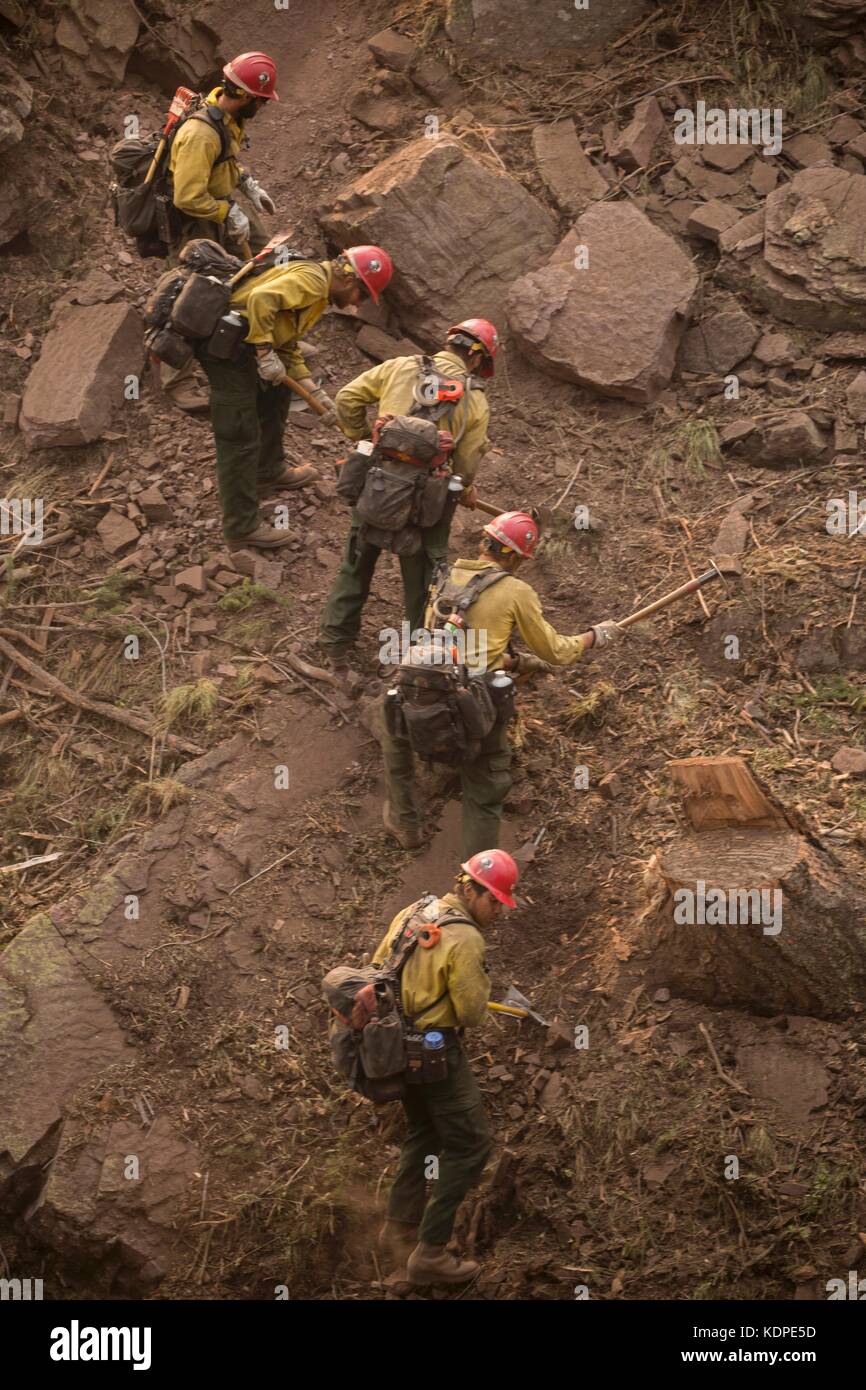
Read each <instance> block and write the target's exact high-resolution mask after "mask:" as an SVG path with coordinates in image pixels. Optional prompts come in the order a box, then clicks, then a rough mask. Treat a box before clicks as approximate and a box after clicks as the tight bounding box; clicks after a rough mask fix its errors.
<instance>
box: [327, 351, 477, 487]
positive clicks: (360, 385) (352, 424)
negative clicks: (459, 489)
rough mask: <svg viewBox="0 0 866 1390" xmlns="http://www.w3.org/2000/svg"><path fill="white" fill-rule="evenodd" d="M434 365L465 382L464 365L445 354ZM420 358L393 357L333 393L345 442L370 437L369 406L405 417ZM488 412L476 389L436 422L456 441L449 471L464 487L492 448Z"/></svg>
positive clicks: (413, 399) (413, 400)
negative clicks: (489, 438)
mask: <svg viewBox="0 0 866 1390" xmlns="http://www.w3.org/2000/svg"><path fill="white" fill-rule="evenodd" d="M433 362H434V364H435V366H436V368H437V370H438V371H439V372H441V373H442V375H443V376H448V377H458V378H459V379H460V380H462V381H463V382H464V383H465V382H466V379H467V373H466V366H465V364H464V363H463V362H462V361H461V360H460V358H459V357H458V356H457V355H456V353H453V352H449V351H447V350H445V351H443V352H437V353H436V355H435V356H434V358H433ZM418 371H419V359H418V358H417V357H392V358H390V359H389V360H388V361H387V362H380V363H379V365H378V367H371V368H370V370H369V371H368V372H362V373H361V375H360V376H356V377H355V379H354V381H350V382H349V383H348V384H347V385H346V386H343V387H342V388H341V390H339V391H338V392H337V395H336V399H335V402H334V404H335V405H336V408H337V422H338V424H339V426H340V428H341V429H342V431H343V433H344V434H345V435H348V437H349V439H363V438H365V437H367V438H369V435H370V429H369V426H368V423H367V407H368V406H369V405H375V406H377V410H378V414H380V415H405V414H407V413H408V411H409V410H410V409H411V407H412V405H413V404H414V402H415V396H414V390H415V385H416V383H417V381H418ZM489 419H490V407H489V406H488V404H487V397H486V396H485V395H484V392H483V391H482V390H480V389H477V387H473V389H472V390H466V391H465V392H464V395H463V398H462V400H460V401H459V402H458V403H457V405H456V406H454V408H453V409H451V410H447V411H446V412H445V414H444V415H443V416H442V418H441V419H440V420H439V421H437V423H438V425H439V427H440V429H443V430H449V431H450V432H451V434H452V435H453V436H454V438H455V439H457V438H458V436H459V442H458V444H457V447H456V449H455V450H454V453H453V454H452V456H451V458H452V469H453V471H454V472H455V473H457V474H458V475H459V476H460V477H461V478H462V480H463V482H464V483H465V485H466V486H467V487H469V486H470V484H471V483H472V480H473V478H474V477H475V474H476V473H477V472H478V465H479V464H480V462H481V460H482V458H483V457H484V455H485V454H486V453H487V451H488V449H489V448H490V441H489V440H488V438H487V426H488V422H489Z"/></svg>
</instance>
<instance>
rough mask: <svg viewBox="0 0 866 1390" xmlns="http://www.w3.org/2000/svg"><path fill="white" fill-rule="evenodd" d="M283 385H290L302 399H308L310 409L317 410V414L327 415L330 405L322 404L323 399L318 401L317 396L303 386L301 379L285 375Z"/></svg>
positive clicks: (291, 389) (290, 388)
mask: <svg viewBox="0 0 866 1390" xmlns="http://www.w3.org/2000/svg"><path fill="white" fill-rule="evenodd" d="M283 385H284V386H288V388H289V390H290V391H294V392H295V395H297V396H300V397H301V400H304V401H306V402H307V405H308V406H309V407H310V409H311V410H315V412H316V414H317V415H327V413H328V407H327V406H326V405H322V402H321V401H317V400H316V398H315V396H313V395H311V394H310V392H309V391H308V390H307V388H306V386H302V385H301V383H300V382H299V381H295V379H294V377H291V376H285V377H284V378H283Z"/></svg>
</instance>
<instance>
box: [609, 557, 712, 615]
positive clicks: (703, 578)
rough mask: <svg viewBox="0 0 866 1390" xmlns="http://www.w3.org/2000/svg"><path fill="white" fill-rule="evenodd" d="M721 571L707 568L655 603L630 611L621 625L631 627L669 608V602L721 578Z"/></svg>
mask: <svg viewBox="0 0 866 1390" xmlns="http://www.w3.org/2000/svg"><path fill="white" fill-rule="evenodd" d="M721 577H722V576H721V573H720V572H719V570H717V569H711V570H706V571H705V572H704V573H703V574H699V575H698V576H697V578H696V579H690V580H689V581H688V583H687V584H681V585H680V587H679V588H678V589H673V590H672V591H671V593H669V594H663V595H662V597H661V598H657V599H656V601H655V603H648V604H647V606H646V607H645V608H639V609H638V611H637V612H636V613H630V614H629V616H628V617H627V618H621V619H620V620H619V624H618V625H619V627H631V625H632V623H639V622H641V621H642V619H644V618H649V617H651V616H652V614H653V613H658V612H659V610H660V609H662V608H667V606H668V604H669V603H676V602H677V600H678V599H681V598H686V597H687V596H688V595H689V594H694V593H697V591H698V589H702V588H703V586H704V585H705V584H709V582H710V580H711V579H721Z"/></svg>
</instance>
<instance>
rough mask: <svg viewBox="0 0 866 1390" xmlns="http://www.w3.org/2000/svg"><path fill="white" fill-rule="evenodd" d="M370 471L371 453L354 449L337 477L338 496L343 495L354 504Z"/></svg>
mask: <svg viewBox="0 0 866 1390" xmlns="http://www.w3.org/2000/svg"><path fill="white" fill-rule="evenodd" d="M369 471H370V455H369V454H362V453H360V452H359V451H358V450H357V449H354V450H353V451H352V453H351V454H350V455H349V457H348V458H347V459H346V461H345V462H344V464H343V466H342V468H341V469H340V475H339V477H338V478H337V496H338V497H342V499H343V501H344V502H351V504H352V506H354V505H355V503H356V502H357V500H358V498H359V497H360V496H361V493H362V492H363V491H364V484H365V482H366V481H367V474H368V473H369Z"/></svg>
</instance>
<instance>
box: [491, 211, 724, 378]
mask: <svg viewBox="0 0 866 1390" xmlns="http://www.w3.org/2000/svg"><path fill="white" fill-rule="evenodd" d="M579 246H581V247H586V250H587V253H588V265H587V268H586V269H577V268H576V266H575V251H576V249H577V248H578V247H579ZM697 289H698V275H697V271H696V270H695V267H694V265H693V263H692V261H691V260H690V258H689V257H688V256H687V255H686V254H685V252H684V251H682V250H681V249H680V247H679V246H678V245H677V243H676V242H675V241H674V240H673V238H672V237H670V236H668V235H667V233H665V232H662V231H660V230H659V229H658V228H657V227H655V226H653V224H652V223H651V222H650V220H649V218H647V217H646V216H645V214H644V213H642V212H640V211H639V210H638V209H637V208H635V207H633V206H632V205H631V204H628V203H621V202H610V203H597V204H595V205H594V206H593V207H591V208H589V209H588V211H587V212H585V213H584V214H583V216H582V217H581V218H579V220H578V222H577V223H576V225H575V228H574V230H573V231H572V232H570V233H569V234H568V236H567V237H566V238H565V239H564V241H563V242H562V243H561V244H560V246H559V248H558V249H557V251H556V252H555V253H554V255H553V256H552V257H551V259H550V261H549V262H548V264H547V265H546V266H544V267H543V268H542V269H541V270H537V271H533V272H531V273H530V274H529V275H525V276H523V277H522V278H521V279H519V280H517V281H515V283H514V285H513V286H512V289H511V293H510V295H509V297H508V322H509V324H510V326H511V329H512V332H513V333H514V335H515V338H516V340H517V342H518V344H519V346H520V348H521V350H522V351H523V352H524V353H525V354H526V356H527V357H528V358H529V359H530V361H533V362H535V363H537V365H539V366H540V367H542V368H543V369H544V370H546V371H549V372H550V373H551V374H552V375H553V376H557V377H561V378H563V379H565V380H566V381H575V382H577V383H578V384H579V385H581V386H589V387H592V388H594V389H595V390H598V391H600V392H601V393H602V394H603V395H608V396H622V397H624V398H625V399H626V400H632V401H648V400H651V399H652V398H653V396H655V395H657V394H658V392H659V391H661V390H663V389H664V387H665V386H666V385H667V384H668V382H669V381H670V379H671V375H672V372H673V367H674V361H675V358H676V352H677V348H678V346H679V341H680V338H681V336H682V333H683V331H684V329H685V326H686V323H687V320H688V318H689V316H690V314H691V311H692V306H693V303H694V300H695V296H696V293H697Z"/></svg>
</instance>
